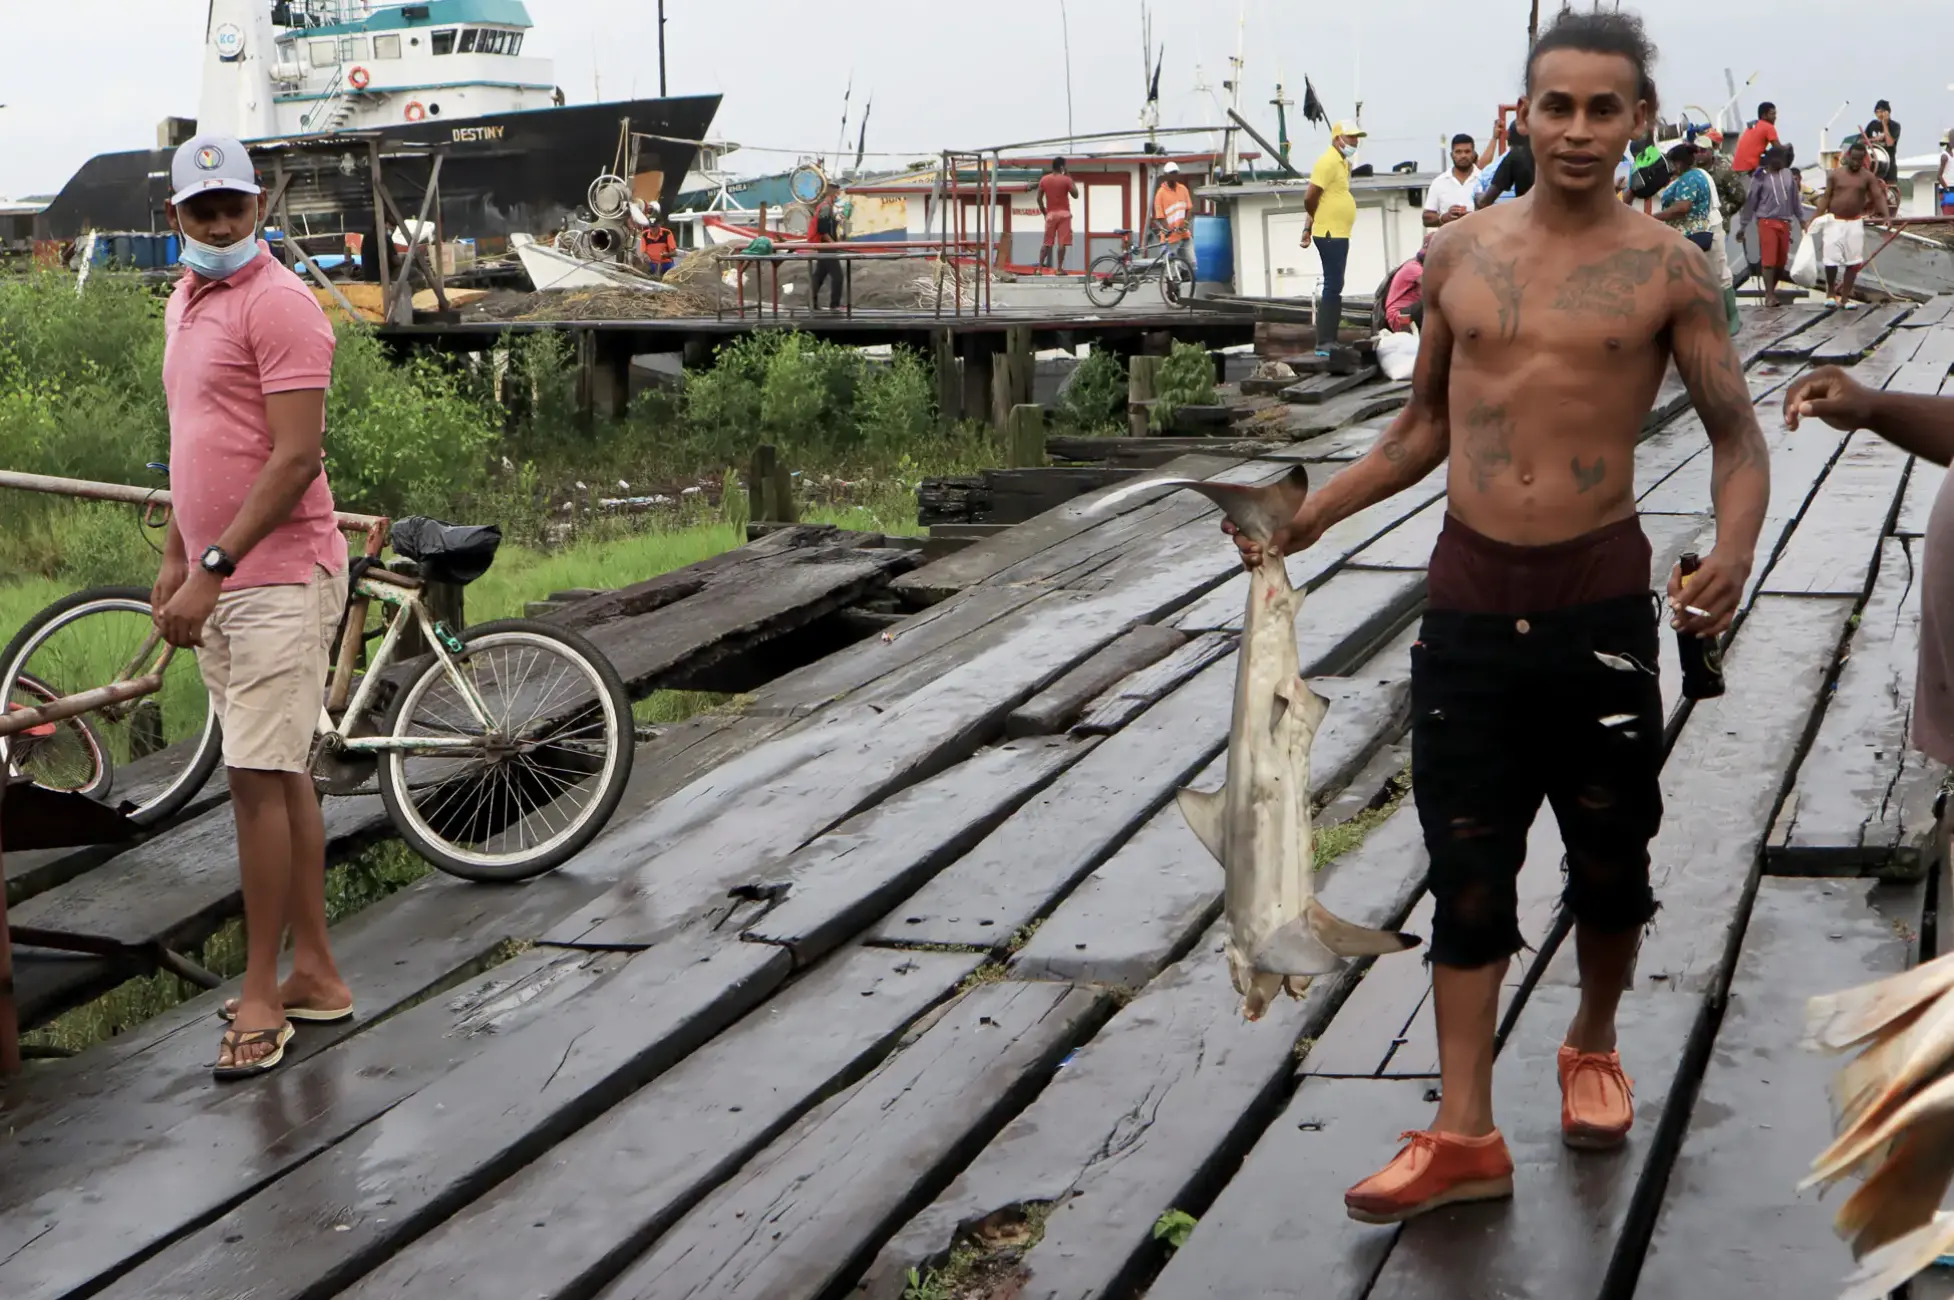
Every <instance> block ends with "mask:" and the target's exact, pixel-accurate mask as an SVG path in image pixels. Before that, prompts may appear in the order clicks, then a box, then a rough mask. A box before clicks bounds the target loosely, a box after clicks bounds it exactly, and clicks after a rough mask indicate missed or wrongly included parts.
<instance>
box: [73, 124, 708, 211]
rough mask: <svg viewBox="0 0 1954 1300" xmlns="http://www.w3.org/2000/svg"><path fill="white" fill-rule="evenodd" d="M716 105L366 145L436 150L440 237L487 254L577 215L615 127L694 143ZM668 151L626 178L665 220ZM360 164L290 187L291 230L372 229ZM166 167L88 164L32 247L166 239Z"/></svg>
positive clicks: (403, 187)
mask: <svg viewBox="0 0 1954 1300" xmlns="http://www.w3.org/2000/svg"><path fill="white" fill-rule="evenodd" d="M719 103H720V96H718V95H695V96H686V97H680V98H671V99H640V100H630V101H621V102H617V103H610V104H584V105H576V106H574V107H563V108H547V109H535V110H530V111H527V112H516V113H497V114H491V115H489V116H486V117H475V118H468V119H465V120H463V119H451V120H449V121H445V122H438V123H437V122H432V121H427V122H417V123H412V124H403V125H399V126H392V127H386V128H382V129H381V130H379V131H378V132H377V133H375V134H377V135H379V137H380V139H381V148H382V149H383V151H384V150H387V149H389V148H392V147H395V146H403V145H425V146H440V147H441V148H442V149H443V150H444V152H445V159H446V160H445V162H444V163H443V164H442V171H441V185H440V189H441V213H440V215H441V222H442V226H443V228H444V233H445V234H446V235H447V236H448V237H449V238H451V239H476V240H482V241H488V242H490V243H494V242H497V241H500V240H505V239H506V238H507V237H508V236H509V235H511V234H514V233H517V232H523V233H529V234H544V233H547V232H549V231H553V230H556V229H559V228H561V227H562V226H563V225H564V224H565V223H566V222H567V220H568V219H569V217H570V215H571V214H572V213H573V212H574V211H575V210H576V209H577V208H578V206H579V205H581V204H582V203H583V201H584V194H585V192H586V191H587V190H588V189H589V187H590V183H591V181H593V180H595V179H596V178H597V176H598V175H599V174H600V173H602V172H606V171H609V170H610V169H611V167H612V166H613V162H614V159H615V158H616V156H617V149H618V140H619V130H620V124H621V123H622V122H623V120H624V119H626V118H628V119H630V123H631V130H632V132H633V133H634V134H638V133H642V134H643V135H650V136H664V137H669V138H670V140H677V141H686V140H702V139H704V138H705V135H706V132H707V130H708V129H709V128H710V127H711V126H712V121H713V118H714V116H715V115H716V114H717V113H718V111H719ZM670 140H654V139H640V140H639V142H638V158H637V175H636V177H635V178H634V180H635V181H636V182H637V184H638V188H639V195H640V197H650V196H651V193H652V192H653V191H655V192H656V193H657V195H658V197H659V199H660V201H661V202H662V203H663V204H664V205H665V207H666V208H667V209H669V208H671V207H672V206H673V203H674V201H675V200H676V199H677V197H678V194H679V191H680V190H681V189H682V188H683V186H684V182H685V176H686V173H687V172H688V171H689V170H690V169H691V167H692V163H693V160H694V159H695V158H696V156H697V154H698V149H697V147H696V146H694V145H691V144H680V143H671V142H670ZM251 143H255V142H251ZM364 153H365V146H364V145H363V144H362V143H360V142H358V141H349V142H348V147H347V149H346V151H345V154H344V156H343V157H341V158H338V159H336V160H329V161H328V164H327V165H324V166H315V167H314V168H313V169H312V171H310V172H308V173H306V174H301V175H295V176H294V178H293V182H292V184H291V187H290V190H289V192H288V204H289V208H290V211H291V213H292V215H293V217H294V218H295V223H296V220H297V219H299V218H304V219H305V226H304V228H307V229H310V230H315V231H326V230H331V229H333V228H334V227H333V225H332V222H333V221H334V219H335V218H336V219H338V220H339V221H340V222H341V223H342V224H341V225H340V226H339V227H338V228H340V229H346V230H362V231H364V230H371V229H373V225H374V223H373V212H372V208H373V202H372V192H371V189H370V188H369V187H368V184H367V182H366V180H365V174H366V171H367V168H366V165H365V164H366V159H365V157H364ZM170 156H171V151H170V150H167V149H136V150H130V151H128V152H125V153H112V154H100V155H98V156H96V157H94V158H91V159H90V160H89V161H88V162H87V163H85V164H84V165H83V166H82V168H81V170H80V171H78V172H76V173H75V175H74V177H73V178H72V179H71V180H69V182H68V184H67V185H66V186H65V187H63V189H62V191H61V193H60V194H59V195H58V196H57V197H56V198H55V200H54V202H53V203H51V204H49V205H48V208H47V210H46V211H45V212H43V213H41V214H40V216H39V217H38V218H36V220H35V231H34V233H35V236H36V238H40V239H75V238H79V237H80V236H82V235H84V234H87V233H88V232H89V231H91V230H101V231H161V230H164V229H167V228H168V221H167V220H166V218H165V214H164V203H165V202H166V201H167V200H168V198H169V187H168V171H169V165H170ZM332 161H336V163H337V165H336V166H335V165H331V162H332ZM356 165H357V166H356ZM426 171H427V169H426V167H425V166H424V165H419V164H416V163H404V164H402V165H401V167H400V168H399V169H398V170H397V171H396V172H395V173H393V174H390V175H389V179H388V185H389V189H390V190H391V191H392V193H393V197H394V199H395V201H396V202H397V203H399V204H401V206H402V207H404V208H407V209H410V215H411V214H412V213H414V212H418V211H419V207H420V200H421V193H422V189H423V186H424V185H425V179H426ZM402 172H404V173H406V174H404V175H402V174H400V173H402ZM261 179H267V178H261Z"/></svg>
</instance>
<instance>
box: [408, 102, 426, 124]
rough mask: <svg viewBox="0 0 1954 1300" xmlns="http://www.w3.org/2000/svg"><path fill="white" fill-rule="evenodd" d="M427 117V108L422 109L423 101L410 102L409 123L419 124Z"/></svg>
mask: <svg viewBox="0 0 1954 1300" xmlns="http://www.w3.org/2000/svg"><path fill="white" fill-rule="evenodd" d="M426 116H427V110H426V109H425V108H422V107H421V101H420V100H418V99H416V100H414V101H412V102H410V103H409V104H408V105H407V120H408V121H410V122H418V121H420V120H421V119H422V118H424V117H426Z"/></svg>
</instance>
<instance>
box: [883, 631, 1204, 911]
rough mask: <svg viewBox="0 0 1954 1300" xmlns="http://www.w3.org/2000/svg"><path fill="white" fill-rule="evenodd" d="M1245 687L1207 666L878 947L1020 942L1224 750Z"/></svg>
mask: <svg viewBox="0 0 1954 1300" xmlns="http://www.w3.org/2000/svg"><path fill="white" fill-rule="evenodd" d="M1234 685H1235V664H1234V660H1233V658H1232V657H1231V658H1229V659H1226V660H1223V661H1221V662H1218V663H1215V664H1212V665H1210V666H1209V667H1208V668H1206V669H1204V670H1202V671H1201V672H1200V673H1199V674H1198V675H1196V676H1195V677H1194V679H1193V680H1192V681H1190V682H1188V684H1187V685H1185V686H1183V687H1182V688H1181V689H1180V690H1178V691H1175V692H1174V693H1173V694H1172V695H1169V696H1168V697H1167V698H1166V699H1164V700H1162V701H1161V702H1160V703H1159V704H1156V705H1155V706H1154V707H1153V708H1151V709H1149V710H1147V712H1145V713H1143V714H1141V715H1140V716H1139V717H1138V718H1136V719H1134V721H1133V722H1131V723H1129V724H1128V725H1127V726H1126V727H1125V729H1123V730H1122V731H1120V732H1119V733H1118V734H1116V735H1114V736H1112V737H1110V738H1109V739H1108V740H1107V741H1106V742H1105V743H1103V744H1102V745H1100V746H1099V748H1098V749H1096V750H1095V751H1093V753H1091V754H1090V755H1088V756H1087V757H1086V758H1084V759H1083V760H1082V761H1081V762H1079V763H1078V764H1077V765H1076V766H1074V767H1073V768H1072V769H1070V770H1069V771H1067V772H1066V773H1065V774H1064V775H1063V776H1062V777H1060V778H1059V779H1058V780H1057V781H1055V782H1053V783H1052V785H1051V786H1050V787H1048V788H1047V789H1045V790H1044V791H1043V792H1041V793H1040V794H1039V795H1038V796H1037V797H1035V798H1033V799H1032V800H1031V801H1030V802H1029V803H1027V804H1026V805H1025V806H1024V807H1023V808H1022V809H1021V810H1019V812H1018V813H1017V814H1016V815H1015V816H1013V817H1012V818H1011V819H1010V820H1009V821H1007V822H1005V823H1004V825H1002V826H1001V827H999V828H998V829H997V830H996V831H995V832H994V833H993V834H992V835H990V836H989V837H988V838H987V839H985V840H984V842H983V843H981V844H979V845H978V846H977V847H976V848H975V849H973V850H971V851H970V852H969V853H968V854H966V855H965V856H964V857H963V858H962V859H960V860H959V861H958V862H956V863H955V864H954V865H953V866H951V867H949V868H948V869H946V870H945V871H943V872H942V873H941V874H939V875H937V876H936V877H935V878H934V879H933V880H932V881H930V883H929V884H927V885H925V886H924V887H923V888H922V889H921V890H920V891H919V892H918V893H917V894H916V895H915V897H913V898H911V899H909V900H908V901H907V902H905V903H903V904H902V905H901V906H900V907H898V908H897V909H896V910H895V911H894V912H892V913H891V914H890V915H889V917H888V919H886V920H885V921H883V922H882V923H881V924H880V925H878V926H876V927H875V928H874V929H873V930H871V931H870V932H869V933H870V935H871V936H872V938H873V941H875V942H878V943H890V944H961V945H974V946H982V947H993V946H1002V945H1004V944H1005V943H1008V942H1009V941H1010V939H1011V936H1012V934H1013V933H1014V932H1015V931H1016V930H1017V929H1018V927H1019V926H1023V925H1028V924H1030V923H1031V922H1032V921H1033V920H1035V919H1037V918H1038V917H1039V916H1041V915H1043V913H1044V912H1045V910H1046V909H1047V908H1048V907H1049V905H1050V901H1051V900H1052V899H1054V898H1056V897H1058V896H1060V895H1062V894H1064V893H1065V892H1066V891H1068V890H1070V889H1071V887H1072V885H1073V884H1074V883H1076V882H1077V881H1078V880H1079V879H1081V878H1082V877H1084V876H1085V875H1086V874H1087V873H1089V872H1090V871H1092V869H1093V868H1094V867H1096V866H1098V865H1099V863H1101V862H1103V861H1105V859H1106V858H1107V857H1109V856H1110V855H1111V854H1112V853H1113V852H1114V850H1116V849H1117V848H1118V847H1119V845H1120V844H1122V843H1124V842H1125V840H1126V839H1127V837H1128V836H1130V835H1131V834H1132V833H1133V831H1134V830H1135V829H1136V828H1138V827H1139V825H1140V824H1141V823H1143V822H1144V821H1145V820H1146V819H1147V818H1148V817H1149V816H1151V815H1152V813H1153V811H1154V810H1155V809H1157V808H1159V807H1160V805H1161V804H1163V803H1164V802H1166V801H1167V800H1168V799H1170V798H1171V797H1173V792H1174V790H1175V789H1177V788H1178V787H1179V786H1180V785H1181V784H1182V783H1183V782H1185V781H1186V780H1187V779H1188V778H1189V777H1190V776H1192V775H1193V774H1194V773H1195V772H1197V771H1199V770H1200V769H1201V767H1202V765H1204V764H1205V763H1207V761H1208V760H1209V759H1211V758H1213V757H1214V755H1215V754H1216V753H1218V752H1219V751H1220V749H1221V746H1222V744H1223V743H1224V742H1225V740H1226V735H1227V725H1228V723H1227V718H1228V711H1229V701H1230V699H1231V698H1232V696H1233V693H1234Z"/></svg>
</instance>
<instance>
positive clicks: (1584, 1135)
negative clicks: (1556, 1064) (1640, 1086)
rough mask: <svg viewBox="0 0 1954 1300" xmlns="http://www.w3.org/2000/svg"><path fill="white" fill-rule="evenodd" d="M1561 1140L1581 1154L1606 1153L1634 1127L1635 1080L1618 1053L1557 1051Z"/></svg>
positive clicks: (1565, 1047)
mask: <svg viewBox="0 0 1954 1300" xmlns="http://www.w3.org/2000/svg"><path fill="white" fill-rule="evenodd" d="M1560 1098H1561V1100H1560V1131H1561V1140H1562V1141H1563V1142H1565V1143H1567V1145H1568V1146H1571V1147H1574V1148H1576V1149H1577V1150H1581V1151H1609V1150H1613V1149H1614V1148H1615V1147H1618V1146H1620V1145H1621V1144H1622V1143H1624V1142H1626V1141H1628V1130H1629V1129H1630V1128H1631V1127H1633V1126H1634V1124H1635V1080H1633V1079H1631V1078H1629V1077H1628V1075H1626V1074H1624V1073H1623V1072H1622V1057H1621V1053H1620V1052H1577V1051H1575V1050H1574V1049H1573V1048H1571V1047H1568V1046H1566V1045H1565V1044H1563V1045H1562V1046H1561V1049H1560Z"/></svg>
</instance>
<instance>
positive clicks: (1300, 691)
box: [1276, 677, 1330, 735]
mask: <svg viewBox="0 0 1954 1300" xmlns="http://www.w3.org/2000/svg"><path fill="white" fill-rule="evenodd" d="M1276 694H1277V695H1278V696H1280V697H1281V698H1282V700H1283V702H1284V703H1285V704H1287V705H1288V706H1289V708H1290V710H1291V711H1292V712H1294V713H1295V715H1296V717H1297V719H1298V720H1299V721H1300V722H1301V723H1302V725H1303V726H1304V727H1305V728H1307V729H1308V730H1309V733H1310V734H1311V735H1315V734H1316V732H1317V730H1318V729H1319V728H1321V727H1322V725H1323V719H1324V717H1325V716H1326V715H1327V714H1328V713H1329V712H1330V702H1329V701H1328V700H1326V699H1324V698H1323V697H1322V696H1321V695H1318V694H1317V693H1316V692H1315V691H1313V690H1311V689H1310V687H1309V683H1308V682H1306V681H1304V680H1303V679H1302V678H1300V677H1292V678H1290V679H1289V680H1288V681H1286V682H1284V683H1283V684H1282V685H1281V686H1278V687H1276Z"/></svg>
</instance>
